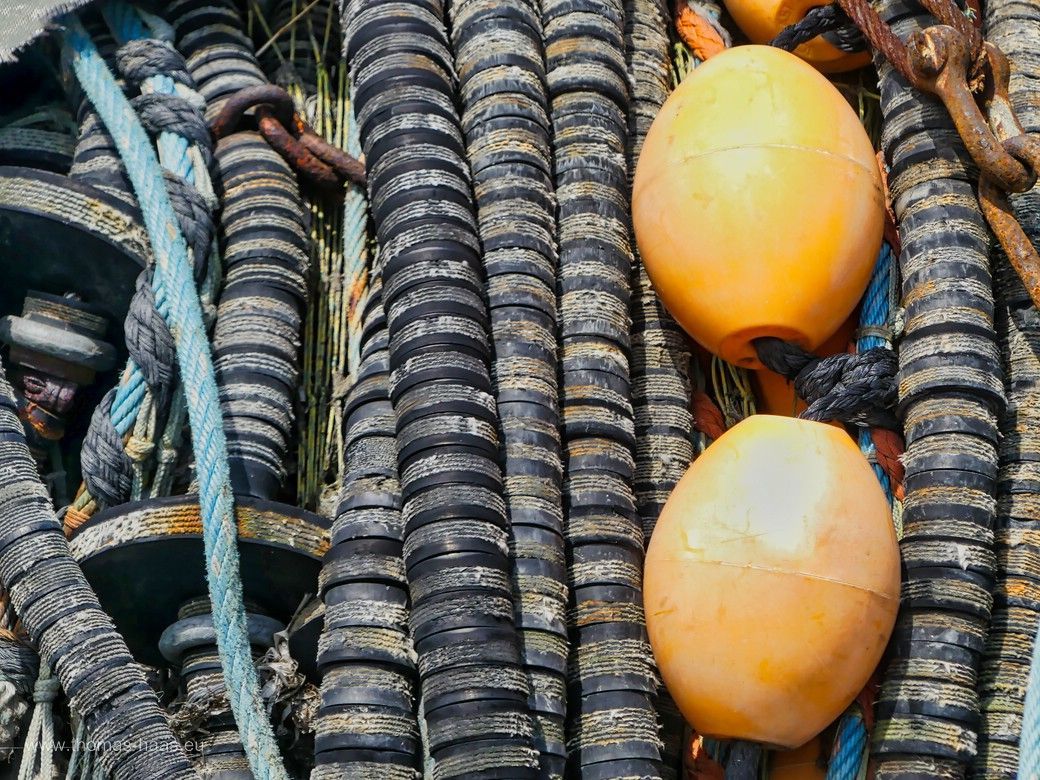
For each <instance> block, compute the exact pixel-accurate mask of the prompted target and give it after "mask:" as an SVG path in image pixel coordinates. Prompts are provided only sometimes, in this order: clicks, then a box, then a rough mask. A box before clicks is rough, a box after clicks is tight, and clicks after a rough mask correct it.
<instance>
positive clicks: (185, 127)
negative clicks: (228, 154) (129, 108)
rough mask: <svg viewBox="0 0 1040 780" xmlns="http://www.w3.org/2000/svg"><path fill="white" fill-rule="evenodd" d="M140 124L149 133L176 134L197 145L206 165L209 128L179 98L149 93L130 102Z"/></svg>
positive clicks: (209, 154) (210, 147)
mask: <svg viewBox="0 0 1040 780" xmlns="http://www.w3.org/2000/svg"><path fill="white" fill-rule="evenodd" d="M130 103H131V104H132V105H133V107H134V110H135V111H136V112H137V115H138V116H139V117H140V118H141V124H142V125H144V126H145V129H147V130H148V131H149V132H151V133H155V134H158V133H176V134H177V135H179V136H182V137H183V138H187V139H188V140H189V141H191V142H193V143H195V144H198V146H199V148H200V149H201V150H202V154H203V155H204V156H205V158H206V164H207V165H209V161H210V158H211V157H212V154H213V138H212V137H211V136H210V133H209V125H207V124H206V119H205V117H203V115H202V112H201V111H199V109H198V107H196V106H194V105H192V104H191V102H189V101H188V100H186V99H185V98H182V97H180V96H179V95H166V94H163V93H161V92H149V93H147V94H144V95H138V96H137V97H135V98H134V99H133V100H131V101H130Z"/></svg>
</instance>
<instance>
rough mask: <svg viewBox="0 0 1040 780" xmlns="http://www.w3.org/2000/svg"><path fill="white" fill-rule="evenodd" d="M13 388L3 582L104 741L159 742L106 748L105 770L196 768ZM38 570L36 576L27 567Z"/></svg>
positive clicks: (6, 421)
mask: <svg viewBox="0 0 1040 780" xmlns="http://www.w3.org/2000/svg"><path fill="white" fill-rule="evenodd" d="M16 408H17V404H16V401H15V398H14V393H13V391H12V389H11V386H10V385H9V384H8V383H7V380H6V379H5V378H4V377H3V372H2V369H0V455H2V457H3V463H4V474H5V481H4V484H5V494H4V498H3V501H2V504H3V513H2V514H0V580H2V581H3V583H4V586H5V588H6V590H7V593H8V594H9V597H10V602H11V605H12V607H13V608H14V609H16V610H17V612H18V615H19V617H20V619H21V621H22V623H23V625H25V626H26V628H27V629H28V631H29V632H30V635H31V637H32V640H33V642H34V643H35V644H36V645H37V647H38V648H39V652H40V657H41V658H43V659H45V660H46V662H47V663H49V664H51V665H53V666H54V667H55V668H56V670H57V673H58V675H59V676H60V678H61V683H62V687H63V689H64V691H65V693H66V694H67V695H68V697H69V702H70V706H71V707H73V708H74V710H75V711H76V712H77V713H80V714H81V716H82V717H84V719H85V721H86V725H87V729H88V732H89V733H90V735H91V739H96V740H98V741H99V742H98V744H102V745H114V744H124V740H126V739H127V731H126V729H127V724H131V723H132V724H133V725H134V733H133V737H134V738H135V739H137V740H140V741H141V742H142V743H144V744H154V745H155V746H156V748H155V750H144V749H140V747H138V748H137V749H134V750H118V749H117V750H99V751H98V752H97V760H98V762H99V763H100V769H101V771H103V772H104V774H105V775H106V776H113V775H115V776H119V777H170V778H187V777H190V776H192V773H191V771H190V768H189V766H188V763H187V759H186V757H185V755H184V752H183V751H182V750H181V749H180V748H179V746H178V745H177V743H176V741H175V739H174V737H173V734H172V732H171V731H170V728H169V725H168V723H167V721H166V716H165V713H164V712H163V711H162V710H161V709H160V708H159V705H158V701H157V700H156V696H155V693H154V692H153V691H152V689H151V687H150V686H149V685H148V683H147V682H146V681H145V677H144V674H143V673H142V672H141V670H140V667H139V666H138V665H137V664H136V663H135V661H134V659H133V656H131V655H130V651H129V649H128V648H127V646H126V642H124V641H123V639H122V637H121V636H120V635H119V633H118V632H117V631H116V630H115V627H114V626H113V625H112V620H111V619H110V618H109V617H108V615H106V614H105V612H103V611H102V609H101V606H100V604H99V603H98V600H97V596H96V595H95V594H94V592H93V590H91V588H90V585H89V584H88V583H87V581H86V579H85V578H84V576H83V572H82V570H81V569H80V568H79V566H78V565H77V564H76V562H75V561H74V560H73V559H72V557H71V555H70V554H69V548H68V543H67V542H66V540H65V538H64V535H63V534H62V532H61V524H60V523H59V522H58V520H57V518H56V517H55V515H54V510H53V508H52V507H51V502H50V496H49V495H48V493H47V490H46V488H45V487H44V486H43V485H42V483H41V482H40V478H39V475H38V473H37V470H36V464H35V463H34V462H33V460H32V458H31V457H30V456H29V450H28V449H27V447H26V446H25V436H24V432H23V430H22V422H21V420H20V419H19V418H18V415H17V411H16ZM30 574H31V575H32V576H29V575H30Z"/></svg>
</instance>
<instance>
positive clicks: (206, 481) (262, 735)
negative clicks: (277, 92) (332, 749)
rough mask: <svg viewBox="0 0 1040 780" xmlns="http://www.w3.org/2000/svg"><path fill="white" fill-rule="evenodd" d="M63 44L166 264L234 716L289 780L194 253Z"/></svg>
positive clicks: (79, 46) (125, 117) (161, 265)
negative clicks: (254, 616)
mask: <svg viewBox="0 0 1040 780" xmlns="http://www.w3.org/2000/svg"><path fill="white" fill-rule="evenodd" d="M63 39H64V43H65V46H66V48H67V49H68V50H70V52H71V54H72V65H73V69H74V71H75V74H76V76H77V78H78V79H79V82H80V85H81V86H82V88H83V90H84V91H85V92H86V94H87V96H88V97H89V98H90V101H91V102H92V103H93V104H94V107H95V109H96V110H97V112H98V114H99V115H100V116H101V118H102V120H103V121H104V123H105V125H106V126H107V127H108V130H109V132H110V133H111V135H112V137H113V139H114V140H115V143H116V146H117V148H118V150H119V153H120V155H121V156H122V158H123V159H124V161H125V162H126V167H127V171H128V173H129V175H130V179H131V182H132V184H133V187H134V191H135V192H136V193H137V197H138V201H139V202H140V204H141V211H142V214H143V216H144V222H145V226H146V227H147V229H148V234H149V237H150V239H151V242H152V245H153V249H154V254H155V258H156V265H155V273H154V277H153V285H154V290H155V293H156V298H157V300H160V299H165V300H166V301H167V304H168V307H169V313H170V317H169V319H168V322H169V323H170V324H171V330H172V332H173V335H174V340H175V342H176V345H177V361H178V364H179V367H180V371H181V376H182V380H183V383H184V394H185V399H186V401H187V406H188V417H189V421H190V424H191V430H192V433H193V436H192V444H193V448H194V454H195V460H196V463H197V474H198V483H199V494H200V495H199V498H200V504H201V510H202V525H203V541H204V544H205V551H206V563H207V566H206V575H207V581H208V584H209V595H210V600H211V602H212V605H213V621H214V625H215V626H216V628H217V646H218V649H219V653H220V660H221V666H222V668H223V672H224V679H225V683H226V686H227V689H228V694H229V697H230V699H231V709H232V711H233V713H234V715H235V721H236V723H237V724H238V727H239V730H240V732H241V736H242V743H243V745H244V746H245V750H246V754H247V756H248V758H249V763H250V767H251V769H252V771H253V774H254V775H255V776H256V777H257V778H259V780H269V779H270V780H274V779H275V778H277V779H278V780H282V779H283V778H287V777H288V775H287V774H286V772H285V769H284V767H283V766H282V762H281V758H280V756H279V754H278V747H277V745H276V743H275V739H274V734H273V732H272V729H271V724H270V722H269V721H268V718H267V713H266V712H265V710H264V706H263V702H262V700H261V698H260V685H259V680H258V678H257V674H256V669H255V667H254V665H253V659H252V654H251V650H250V645H249V633H248V629H247V625H246V614H245V607H244V605H243V602H242V580H241V576H240V573H239V569H240V567H239V559H238V549H237V547H236V535H237V526H236V524H235V517H234V506H233V496H232V493H231V484H230V478H229V473H228V463H227V442H226V440H225V437H224V429H223V426H222V424H221V412H220V405H219V402H218V398H217V385H216V378H215V376H214V372H213V362H212V359H211V357H210V350H209V342H208V340H207V338H206V329H205V326H204V324H203V316H202V307H201V306H200V304H199V298H198V295H197V294H196V291H195V284H194V280H193V278H192V273H191V260H190V257H189V252H188V245H187V244H186V243H185V240H184V237H183V235H182V234H181V231H180V229H179V227H178V225H177V220H176V217H175V215H174V209H173V205H172V204H171V203H170V198H169V195H168V193H167V191H166V186H165V180H164V177H163V174H162V169H161V168H160V166H159V161H158V159H157V158H156V154H155V152H154V151H153V149H152V146H151V144H150V143H149V141H148V137H147V135H146V133H145V131H144V128H143V127H141V124H140V122H139V121H138V119H137V115H136V113H135V112H134V110H133V107H132V106H131V105H130V103H129V101H127V99H126V96H125V95H123V93H122V90H120V89H119V85H118V84H117V82H116V80H115V78H114V77H113V76H112V74H111V72H110V71H109V70H108V68H107V67H106V66H105V63H104V61H103V60H102V59H101V56H100V55H99V53H98V51H97V49H96V48H95V46H94V44H93V42H92V41H91V39H90V37H89V35H87V33H86V30H84V29H83V26H82V25H81V24H80V23H79V21H78V19H76V18H74V17H72V18H70V19H69V20H68V26H67V28H66V29H65V30H64V31H63ZM182 140H183V139H182Z"/></svg>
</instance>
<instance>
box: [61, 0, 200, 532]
mask: <svg viewBox="0 0 1040 780" xmlns="http://www.w3.org/2000/svg"><path fill="white" fill-rule="evenodd" d="M103 12H104V15H105V17H106V19H107V20H108V22H109V25H110V27H111V28H112V30H113V33H114V34H115V35H116V37H117V38H118V39H120V40H123V41H127V43H126V44H125V45H124V46H123V47H122V48H120V49H119V50H117V52H116V54H115V59H116V62H117V64H118V66H119V68H120V71H121V73H122V75H123V77H124V78H125V79H126V81H127V84H128V85H129V86H130V87H131V88H133V89H135V90H140V94H139V95H137V96H136V97H135V98H134V99H133V100H132V105H133V106H134V107H135V108H136V109H137V110H138V111H139V112H140V116H141V120H142V123H143V124H144V125H145V127H146V128H147V129H148V130H150V131H151V132H153V133H155V134H156V135H157V136H158V144H159V152H160V157H161V158H162V159H163V161H164V164H165V166H166V167H167V168H169V169H170V170H168V171H166V172H165V173H164V176H165V180H166V187H167V192H168V195H169V197H170V200H171V202H172V203H173V206H174V210H175V212H176V214H177V218H178V223H179V225H180V228H181V232H182V234H183V235H184V236H185V238H186V240H187V241H188V244H189V246H190V248H191V252H192V257H193V258H194V265H195V268H196V276H197V277H199V278H203V277H204V274H205V269H206V267H207V264H208V262H209V255H210V253H211V250H214V245H213V239H214V225H213V217H212V212H213V210H214V208H215V207H216V198H215V196H214V194H213V189H212V185H211V183H210V180H209V173H208V170H207V168H208V166H209V163H210V161H211V159H212V139H211V138H210V136H209V131H208V128H207V127H206V123H205V120H204V118H203V116H202V111H201V107H202V106H203V105H204V101H203V100H202V98H201V96H199V94H198V93H197V92H196V91H195V85H194V82H193V81H192V80H191V76H190V75H189V74H188V71H187V66H186V63H185V61H184V58H183V57H182V56H181V55H180V53H179V52H177V50H176V49H174V48H173V46H172V44H170V43H167V42H165V41H159V40H155V39H149V38H144V36H146V35H148V34H149V30H148V28H147V27H146V26H145V25H144V23H143V21H142V19H141V17H140V16H139V15H138V14H137V12H136V10H135V9H134V8H132V7H131V6H130V5H128V4H127V3H125V2H122V0H109V2H107V3H105V5H104V6H103ZM214 251H215V250H214ZM151 273H152V271H151V269H146V270H145V271H144V272H142V275H141V278H139V280H138V284H137V292H136V294H135V295H134V298H133V299H132V300H131V304H130V310H129V312H128V313H127V319H126V325H125V334H126V343H127V349H128V351H129V353H130V362H129V363H128V365H127V369H126V371H124V373H123V376H122V381H121V382H120V384H119V386H117V387H116V388H113V389H112V390H110V391H109V393H108V394H107V395H106V397H105V399H104V400H103V402H102V404H101V405H99V407H98V408H97V409H96V410H95V412H94V416H93V417H92V419H91V424H90V427H89V429H88V431H87V436H86V438H85V440H84V444H83V449H82V453H81V461H82V471H83V478H84V482H85V484H86V491H84V492H82V493H81V494H80V495H79V496H78V497H77V501H76V504H75V506H74V509H75V510H77V514H74V515H73V518H74V524H75V523H76V522H79V521H80V520H81V519H82V517H81V515H82V513H83V510H85V509H86V508H87V507H88V506H89V504H90V500H91V499H94V501H96V502H97V505H98V506H99V508H104V507H105V506H114V505H117V504H121V503H123V502H125V501H127V500H128V499H130V498H131V497H132V496H134V494H135V493H136V494H137V495H136V496H134V497H140V495H139V494H140V483H141V482H142V479H143V469H144V466H145V463H146V462H147V461H149V460H150V459H151V457H152V455H153V453H154V451H155V443H154V439H155V432H156V431H157V430H158V429H160V428H161V427H162V426H163V423H164V421H166V420H167V417H168V416H169V417H171V419H170V421H169V422H170V425H171V426H174V427H176V429H177V430H179V427H180V415H181V414H182V412H181V410H180V409H179V408H177V409H174V410H171V400H172V396H173V392H174V384H175V377H176V362H175V360H174V357H175V351H174V343H173V337H172V335H171V334H170V331H169V328H168V326H167V325H166V319H165V318H166V317H167V316H168V311H167V310H166V307H165V305H164V303H165V302H164V300H163V299H162V296H161V295H156V294H153V292H152V289H151V288H152V279H151ZM141 380H143V382H144V384H145V386H146V387H147V392H145V393H139V394H131V391H130V388H134V387H136V386H137V385H138V383H139V382H140V381H141ZM142 410H147V414H144V415H142V414H141V412H142ZM131 431H132V433H130V432H131ZM128 433H130V437H129V439H128V440H127V441H126V442H124V441H123V437H124V436H125V435H126V434H128ZM174 444H175V442H174ZM164 449H165V448H164ZM167 459H168V458H167ZM168 468H169V467H168V464H167V463H163V462H162V461H160V469H159V470H158V471H157V474H156V480H155V481H156V485H157V487H158V486H165V484H164V483H166V481H167V479H168V476H167V474H168Z"/></svg>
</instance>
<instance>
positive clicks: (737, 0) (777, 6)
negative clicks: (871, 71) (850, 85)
mask: <svg viewBox="0 0 1040 780" xmlns="http://www.w3.org/2000/svg"><path fill="white" fill-rule="evenodd" d="M724 2H725V4H726V10H727V11H729V13H730V16H732V17H733V21H735V22H736V23H737V26H738V27H739V28H740V29H741V31H742V32H743V33H744V35H746V36H747V37H748V40H750V41H751V42H752V43H769V42H770V41H771V40H773V39H774V38H775V37H776V36H777V35H779V34H780V31H781V30H783V29H784V28H785V27H787V26H788V25H792V24H795V23H796V22H799V21H801V20H802V17H804V16H805V15H806V14H807V13H808V12H809V11H810V10H811V9H812V8H813V7H815V6H818V5H820V3H819V2H818V1H817V0H795V1H794V2H790V0H724ZM794 53H795V54H797V55H798V56H799V57H801V58H802V59H803V60H805V61H806V62H808V63H809V64H810V65H813V66H814V67H816V68H818V69H819V70H821V71H823V72H824V73H840V72H842V71H846V70H855V69H856V68H862V67H863V66H864V65H866V64H867V63H868V62H870V52H867V51H862V52H857V53H855V54H850V53H848V52H844V51H842V50H841V49H839V48H838V47H837V46H834V45H832V44H830V43H828V42H827V41H826V40H825V39H824V38H823V36H822V35H818V36H816V37H815V38H813V39H812V40H811V41H807V42H806V43H803V44H802V45H801V46H799V47H798V48H797V49H795V50H794Z"/></svg>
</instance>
